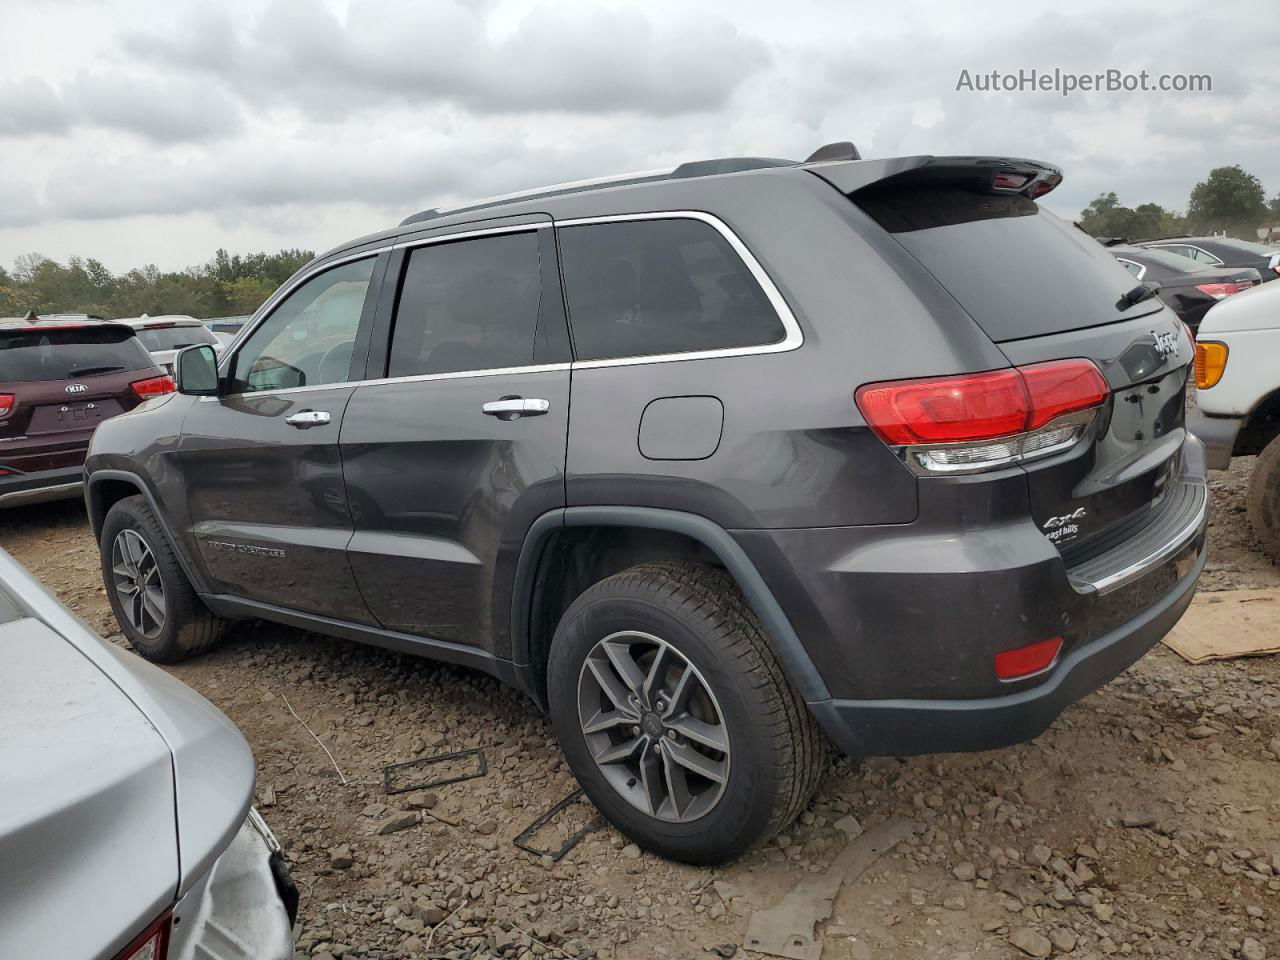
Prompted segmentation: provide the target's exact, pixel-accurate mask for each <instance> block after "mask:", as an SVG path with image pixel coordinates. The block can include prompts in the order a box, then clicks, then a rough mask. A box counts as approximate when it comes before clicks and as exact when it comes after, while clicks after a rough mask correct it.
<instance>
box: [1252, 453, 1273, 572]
mask: <svg viewBox="0 0 1280 960" xmlns="http://www.w3.org/2000/svg"><path fill="white" fill-rule="evenodd" d="M1247 496H1248V501H1247V508H1248V511H1249V526H1250V527H1252V528H1253V535H1254V536H1255V537H1257V538H1258V541H1259V542H1260V543H1261V544H1262V550H1263V552H1264V553H1266V554H1267V556H1269V557H1270V558H1271V559H1272V560H1274V561H1276V562H1277V563H1280V437H1276V438H1274V439H1273V440H1272V441H1271V442H1270V443H1269V444H1267V445H1266V447H1264V448H1263V450H1262V453H1261V454H1260V455H1259V457H1258V460H1257V462H1256V463H1255V464H1254V465H1253V475H1252V476H1250V477H1249V492H1248V495H1247Z"/></svg>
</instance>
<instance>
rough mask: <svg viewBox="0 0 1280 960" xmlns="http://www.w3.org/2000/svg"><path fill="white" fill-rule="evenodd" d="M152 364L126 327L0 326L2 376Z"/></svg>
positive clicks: (49, 375) (27, 377) (61, 376)
mask: <svg viewBox="0 0 1280 960" xmlns="http://www.w3.org/2000/svg"><path fill="white" fill-rule="evenodd" d="M151 365H152V360H151V355H150V354H149V353H147V351H146V350H145V349H144V348H143V346H142V344H140V343H139V342H138V338H137V337H135V336H134V335H133V331H132V330H130V329H128V328H127V327H114V326H101V327H68V328H64V329H59V328H56V327H36V328H34V329H22V328H12V329H8V330H4V329H0V381H4V380H10V381H15V382H18V383H23V382H31V381H35V380H69V379H71V378H72V377H76V378H79V377H92V376H95V375H96V374H102V373H119V372H121V371H125V370H145V369H146V368H147V367H150V366H151Z"/></svg>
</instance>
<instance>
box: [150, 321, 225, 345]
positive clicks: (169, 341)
mask: <svg viewBox="0 0 1280 960" xmlns="http://www.w3.org/2000/svg"><path fill="white" fill-rule="evenodd" d="M138 339H139V340H141V341H142V345H143V346H144V347H146V348H147V349H148V350H152V351H155V350H181V349H182V348H183V347H190V346H192V345H193V344H197V343H218V342H219V341H218V338H217V337H215V336H214V335H213V333H212V332H210V330H209V329H208V328H207V327H206V326H204V324H200V325H196V324H186V325H183V326H180V327H143V328H142V329H141V330H139V331H138Z"/></svg>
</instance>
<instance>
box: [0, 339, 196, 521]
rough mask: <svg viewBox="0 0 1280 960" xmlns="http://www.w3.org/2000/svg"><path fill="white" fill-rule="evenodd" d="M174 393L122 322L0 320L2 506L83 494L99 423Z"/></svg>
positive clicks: (0, 499) (0, 472)
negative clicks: (89, 452) (86, 460)
mask: <svg viewBox="0 0 1280 960" xmlns="http://www.w3.org/2000/svg"><path fill="white" fill-rule="evenodd" d="M172 391H173V380H172V379H171V378H170V377H169V376H168V375H167V374H165V372H164V371H163V370H161V369H160V368H159V367H158V366H156V363H155V361H154V360H153V359H152V358H151V354H150V353H148V352H147V350H146V348H145V347H144V346H143V345H142V344H141V342H139V340H138V338H137V335H136V334H135V333H134V331H133V330H132V329H131V328H129V327H127V326H124V325H123V324H118V323H110V322H108V321H102V320H90V319H76V320H54V319H41V318H39V317H34V316H31V315H28V316H27V317H25V318H22V319H15V318H0V507H11V506H18V505H21V504H26V503H38V502H41V501H44V500H56V499H59V498H62V497H75V496H79V495H80V491H81V485H82V480H83V473H84V458H85V451H86V450H87V449H88V447H89V437H90V436H91V435H92V434H93V430H94V428H95V427H96V426H97V425H98V424H99V423H101V422H102V421H103V420H106V419H108V418H109V417H114V416H116V415H117V414H120V413H124V412H125V411H126V410H132V409H133V408H134V407H136V406H137V405H138V404H140V403H142V401H144V400H148V399H150V398H152V397H158V396H162V395H164V394H167V393H171V392H172Z"/></svg>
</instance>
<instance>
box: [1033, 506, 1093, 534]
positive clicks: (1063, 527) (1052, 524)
mask: <svg viewBox="0 0 1280 960" xmlns="http://www.w3.org/2000/svg"><path fill="white" fill-rule="evenodd" d="M1088 513H1089V511H1088V510H1086V509H1085V508H1084V507H1076V508H1075V509H1074V510H1072V511H1071V512H1070V513H1064V514H1063V515H1062V516H1060V517H1050V518H1049V519H1048V520H1046V521H1045V522H1044V523H1042V524H1041V525H1040V529H1042V530H1043V531H1044V532H1045V533H1044V535H1045V536H1046V537H1048V538H1049V539H1050V540H1051V541H1053V542H1054V543H1059V542H1063V541H1071V540H1074V539H1075V538H1076V536H1077V535H1078V534H1079V533H1080V524H1079V523H1077V522H1076V521H1078V520H1083V519H1084V518H1085V517H1086V516H1087V515H1088Z"/></svg>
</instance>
